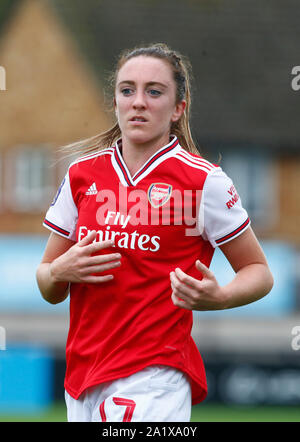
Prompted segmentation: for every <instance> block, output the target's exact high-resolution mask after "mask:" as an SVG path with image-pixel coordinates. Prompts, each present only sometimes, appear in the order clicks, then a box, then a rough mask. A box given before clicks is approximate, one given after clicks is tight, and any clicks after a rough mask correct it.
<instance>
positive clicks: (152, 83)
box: [118, 80, 168, 89]
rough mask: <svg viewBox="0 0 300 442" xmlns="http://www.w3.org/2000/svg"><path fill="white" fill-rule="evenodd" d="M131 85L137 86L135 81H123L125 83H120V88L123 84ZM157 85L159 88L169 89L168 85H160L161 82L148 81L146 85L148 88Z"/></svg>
mask: <svg viewBox="0 0 300 442" xmlns="http://www.w3.org/2000/svg"><path fill="white" fill-rule="evenodd" d="M123 83H124V84H130V85H134V84H135V82H134V81H131V80H123V81H120V83H119V84H118V86H120V85H122V84H123ZM155 85H159V86H161V87H163V88H165V89H167V87H168V86H167V85H166V84H164V83H160V82H159V81H148V83H146V86H155Z"/></svg>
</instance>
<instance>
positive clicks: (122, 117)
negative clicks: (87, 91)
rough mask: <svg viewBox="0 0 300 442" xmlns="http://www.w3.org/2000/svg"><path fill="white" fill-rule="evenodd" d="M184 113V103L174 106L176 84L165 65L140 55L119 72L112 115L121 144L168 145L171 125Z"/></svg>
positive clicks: (159, 60)
mask: <svg viewBox="0 0 300 442" xmlns="http://www.w3.org/2000/svg"><path fill="white" fill-rule="evenodd" d="M184 109H185V101H184V100H183V101H181V102H180V103H176V84H175V81H174V79H173V73H172V70H171V67H170V66H169V64H168V62H166V61H164V60H161V59H158V58H155V57H149V56H142V55H140V56H137V57H134V58H131V59H130V60H128V61H126V62H125V64H124V65H123V66H122V67H121V69H120V70H119V72H118V75H117V81H116V91H115V111H116V115H117V118H118V123H119V127H120V129H121V132H122V138H123V140H124V139H126V140H128V141H129V142H131V143H134V144H144V143H150V142H159V141H161V143H163V144H162V145H164V144H167V143H168V142H169V135H170V127H171V123H172V122H175V121H177V120H178V119H179V118H180V117H181V115H182V113H183V112H184Z"/></svg>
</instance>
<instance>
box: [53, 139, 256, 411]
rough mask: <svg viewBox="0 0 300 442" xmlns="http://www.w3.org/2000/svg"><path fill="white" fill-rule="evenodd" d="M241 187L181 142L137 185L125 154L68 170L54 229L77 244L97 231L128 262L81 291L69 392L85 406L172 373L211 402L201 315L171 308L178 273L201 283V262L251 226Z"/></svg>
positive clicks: (102, 155) (74, 290)
mask: <svg viewBox="0 0 300 442" xmlns="http://www.w3.org/2000/svg"><path fill="white" fill-rule="evenodd" d="M249 224H250V221H249V218H248V215H247V212H246V211H245V210H244V209H243V207H242V205H241V201H240V198H239V195H238V194H237V192H236V189H235V187H234V186H233V183H232V181H231V180H230V179H229V178H228V177H227V175H226V174H225V173H224V172H223V171H222V170H221V168H220V167H218V166H216V165H213V164H211V163H209V162H208V161H206V160H204V159H203V158H201V157H200V156H197V155H194V154H190V153H188V152H186V151H185V150H184V149H183V148H182V147H181V146H180V145H179V143H178V140H177V138H176V137H173V138H172V139H171V141H170V143H169V144H167V145H166V146H163V147H162V148H161V149H159V150H158V151H157V152H156V153H155V154H154V155H153V156H152V157H151V158H149V159H148V161H147V162H146V163H145V164H144V165H143V167H141V168H140V169H139V170H138V171H137V172H136V173H135V174H134V175H133V176H131V174H130V173H129V171H128V169H127V167H126V164H125V162H124V161H123V158H122V155H121V140H118V142H117V143H116V145H115V146H113V147H110V148H107V149H104V150H101V151H99V152H96V153H93V154H90V155H86V156H84V157H82V158H80V159H78V160H77V161H75V162H74V163H72V164H71V165H70V167H69V169H68V172H67V174H66V176H65V179H64V180H63V182H62V184H61V186H60V188H59V190H58V192H57V195H56V197H55V198H54V201H53V203H52V205H51V207H50V208H49V210H48V212H47V214H46V217H45V220H44V226H45V227H47V228H49V229H50V230H52V231H54V232H55V233H58V234H59V235H62V236H64V237H66V238H69V239H71V240H74V241H80V240H81V239H82V238H84V236H85V235H87V233H88V232H89V231H91V230H96V231H97V232H98V234H97V238H96V240H97V241H102V240H107V239H114V240H115V245H114V246H113V247H112V248H110V249H105V250H103V251H102V252H103V253H111V252H120V253H121V255H122V259H121V266H120V267H118V268H116V269H113V270H110V271H108V272H107V273H109V274H113V275H114V279H113V280H111V281H109V282H106V283H103V284H99V285H93V284H71V287H70V329H69V334H68V339H67V345H66V359H67V370H66V378H65V388H66V390H67V391H68V393H69V394H70V395H71V396H73V397H74V398H75V399H76V398H78V397H79V396H80V394H81V393H82V392H83V391H84V390H85V389H86V388H87V387H90V386H92V385H96V384H99V383H102V382H107V381H111V380H114V379H117V378H120V377H125V376H129V375H131V374H133V373H135V372H137V371H139V370H141V369H143V368H145V367H147V366H149V365H153V364H162V365H168V366H172V367H175V368H178V369H180V370H182V371H184V372H185V373H187V374H188V375H189V377H190V380H191V386H192V397H193V399H192V403H193V404H196V403H198V402H200V401H202V400H203V399H204V398H205V396H206V392H207V386H206V377H205V370H204V366H203V363H202V359H201V356H200V353H199V351H198V349H197V347H196V345H195V343H194V341H193V339H192V337H191V329H192V323H193V316H192V312H191V311H188V310H185V309H182V308H179V307H176V306H174V304H173V303H172V300H171V293H172V289H171V285H170V272H171V271H173V270H174V269H175V268H176V267H180V268H181V269H182V270H183V271H184V272H186V273H188V274H189V275H191V276H193V277H195V278H198V279H200V278H201V274H200V273H199V271H198V270H197V269H196V268H195V261H196V260H197V259H200V260H201V261H202V262H203V263H204V264H205V265H206V266H209V265H210V262H211V259H212V256H213V252H214V248H215V247H216V246H218V245H221V244H224V243H225V242H227V241H230V240H231V239H233V238H235V237H237V236H238V235H239V234H241V233H242V232H243V231H244V230H245V229H247V227H248V226H249Z"/></svg>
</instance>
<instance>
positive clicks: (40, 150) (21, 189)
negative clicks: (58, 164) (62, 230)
mask: <svg viewBox="0 0 300 442" xmlns="http://www.w3.org/2000/svg"><path fill="white" fill-rule="evenodd" d="M52 162H53V156H52V152H51V150H50V149H49V148H48V147H46V146H40V147H34V148H33V147H31V146H20V147H17V148H15V149H14V150H12V151H8V152H7V154H6V161H5V163H6V168H5V206H6V208H8V209H10V210H13V211H18V212H19V211H20V212H32V211H38V212H39V211H41V210H44V209H45V208H47V207H48V205H49V201H50V199H51V196H53V192H54V172H55V169H54V168H53V167H51V163H52Z"/></svg>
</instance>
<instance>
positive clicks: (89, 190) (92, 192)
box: [85, 183, 98, 195]
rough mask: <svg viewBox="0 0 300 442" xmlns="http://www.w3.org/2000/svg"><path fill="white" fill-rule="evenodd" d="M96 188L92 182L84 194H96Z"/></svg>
mask: <svg viewBox="0 0 300 442" xmlns="http://www.w3.org/2000/svg"><path fill="white" fill-rule="evenodd" d="M97 193H98V190H97V187H96V183H93V184H92V185H91V186H90V187H89V189H88V190H87V191H86V192H85V194H86V195H97Z"/></svg>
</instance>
